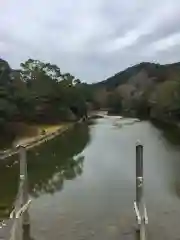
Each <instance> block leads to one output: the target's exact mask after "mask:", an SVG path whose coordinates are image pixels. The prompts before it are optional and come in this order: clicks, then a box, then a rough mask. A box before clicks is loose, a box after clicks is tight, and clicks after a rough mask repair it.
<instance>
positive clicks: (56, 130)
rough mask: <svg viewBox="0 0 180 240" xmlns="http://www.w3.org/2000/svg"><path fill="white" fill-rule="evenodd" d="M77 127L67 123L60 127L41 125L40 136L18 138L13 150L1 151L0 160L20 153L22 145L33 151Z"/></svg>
mask: <svg viewBox="0 0 180 240" xmlns="http://www.w3.org/2000/svg"><path fill="white" fill-rule="evenodd" d="M74 125H75V123H74V122H73V123H66V124H60V125H54V126H53V125H51V126H50V125H46V126H45V125H43V126H42V125H41V126H39V131H38V132H39V134H38V135H37V136H31V137H24V138H17V139H16V140H15V141H14V143H13V146H12V148H9V149H6V150H4V151H0V160H2V159H5V158H8V157H11V156H13V155H15V154H17V153H18V146H19V145H22V146H24V147H25V148H26V149H31V148H33V147H36V146H38V145H40V144H42V143H44V142H47V141H49V140H51V139H53V138H55V137H56V136H58V135H60V134H62V133H64V132H65V131H67V130H69V129H70V128H72V127H73V126H74Z"/></svg>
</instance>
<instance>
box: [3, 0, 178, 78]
mask: <svg viewBox="0 0 180 240" xmlns="http://www.w3.org/2000/svg"><path fill="white" fill-rule="evenodd" d="M0 57H1V58H4V59H5V60H7V61H8V62H9V63H10V64H11V66H12V67H19V64H20V62H22V61H25V60H26V59H28V58H34V59H40V60H43V61H48V62H51V63H54V64H57V65H58V66H59V67H60V68H61V71H62V72H67V71H68V72H70V73H71V74H74V75H75V76H76V77H78V78H80V79H81V80H83V81H87V82H94V81H98V80H103V79H105V78H106V77H108V76H111V75H113V74H114V73H116V72H119V71H120V70H122V69H124V68H126V67H128V66H130V65H133V64H135V63H138V62H141V61H155V62H160V63H167V62H168V63H169V62H175V61H180V0H127V1H126V0H29V1H26V0H1V7H0Z"/></svg>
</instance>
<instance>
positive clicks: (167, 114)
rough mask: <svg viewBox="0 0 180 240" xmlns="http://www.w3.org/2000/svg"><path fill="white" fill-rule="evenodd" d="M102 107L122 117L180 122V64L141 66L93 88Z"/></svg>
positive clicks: (127, 70) (130, 68) (148, 64)
mask: <svg viewBox="0 0 180 240" xmlns="http://www.w3.org/2000/svg"><path fill="white" fill-rule="evenodd" d="M92 88H93V89H94V93H95V94H94V98H95V101H96V102H97V104H98V105H99V107H101V108H107V109H108V110H109V112H112V113H121V114H122V115H128V116H138V117H143V118H154V119H158V120H162V121H171V122H172V121H179V119H180V63H174V64H166V65H160V64H155V63H148V62H144V63H140V64H137V65H134V66H132V67H129V68H127V69H125V70H124V71H122V72H119V73H117V74H115V75H114V76H112V77H110V78H108V79H106V80H104V81H102V82H98V83H95V84H93V85H92Z"/></svg>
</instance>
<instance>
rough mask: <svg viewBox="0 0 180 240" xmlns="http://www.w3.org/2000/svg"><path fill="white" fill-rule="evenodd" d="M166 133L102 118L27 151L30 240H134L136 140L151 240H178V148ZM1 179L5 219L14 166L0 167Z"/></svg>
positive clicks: (130, 121) (15, 172) (12, 191)
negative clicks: (141, 153)
mask: <svg viewBox="0 0 180 240" xmlns="http://www.w3.org/2000/svg"><path fill="white" fill-rule="evenodd" d="M166 133H167V131H164V130H163V129H159V128H156V127H155V126H153V125H152V124H151V123H149V122H147V121H142V122H135V121H134V120H133V119H118V118H117V117H105V118H103V119H98V120H96V121H95V123H94V124H92V125H90V126H87V125H85V124H84V125H78V126H76V127H75V128H74V129H73V130H70V131H69V132H68V133H65V134H63V136H60V137H58V138H56V139H54V140H52V141H50V142H48V143H46V144H45V145H41V146H39V147H38V148H35V149H33V150H32V151H31V152H29V153H28V178H29V194H30V197H31V198H32V200H33V201H32V204H31V207H30V209H29V213H30V220H31V225H30V227H31V231H30V234H31V238H30V239H33V240H49V239H51V240H57V239H64V240H76V239H77V240H83V239H84V240H88V239H95V240H100V239H103V240H106V239H107V240H108V239H118V240H119V239H123V240H128V239H129V240H130V239H134V238H133V236H134V227H135V215H134V210H133V201H134V199H135V145H136V141H137V139H139V140H141V142H142V143H143V145H144V178H145V182H144V187H145V200H146V205H147V211H148V217H149V224H148V235H149V239H152V240H156V239H158V240H166V239H171V240H173V239H180V224H179V219H180V143H178V142H177V141H175V142H174V141H172V139H175V136H174V137H172V136H171V138H169V137H168V136H169V135H168V134H166ZM171 135H172V134H171ZM179 137H180V136H179ZM0 180H1V192H0V204H1V205H0V206H2V207H1V208H4V209H5V208H7V209H6V211H5V212H8V211H10V208H11V204H12V201H13V199H14V197H15V194H16V191H17V186H18V163H17V161H15V164H12V161H10V162H8V163H6V164H5V163H3V164H2V163H1V166H0ZM5 183H6V184H5ZM1 212H2V214H1V215H2V218H3V217H5V213H4V212H3V211H1Z"/></svg>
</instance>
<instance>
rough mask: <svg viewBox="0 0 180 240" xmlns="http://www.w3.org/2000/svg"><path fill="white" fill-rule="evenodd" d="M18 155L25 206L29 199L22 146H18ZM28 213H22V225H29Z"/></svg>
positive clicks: (24, 155) (25, 157)
mask: <svg viewBox="0 0 180 240" xmlns="http://www.w3.org/2000/svg"><path fill="white" fill-rule="evenodd" d="M19 155H20V179H21V180H22V181H23V187H22V206H25V205H26V204H27V203H28V201H29V196H28V195H29V194H28V177H27V152H26V148H25V147H24V146H19ZM29 220H30V219H29V213H28V211H27V210H26V211H24V213H23V225H29Z"/></svg>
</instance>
